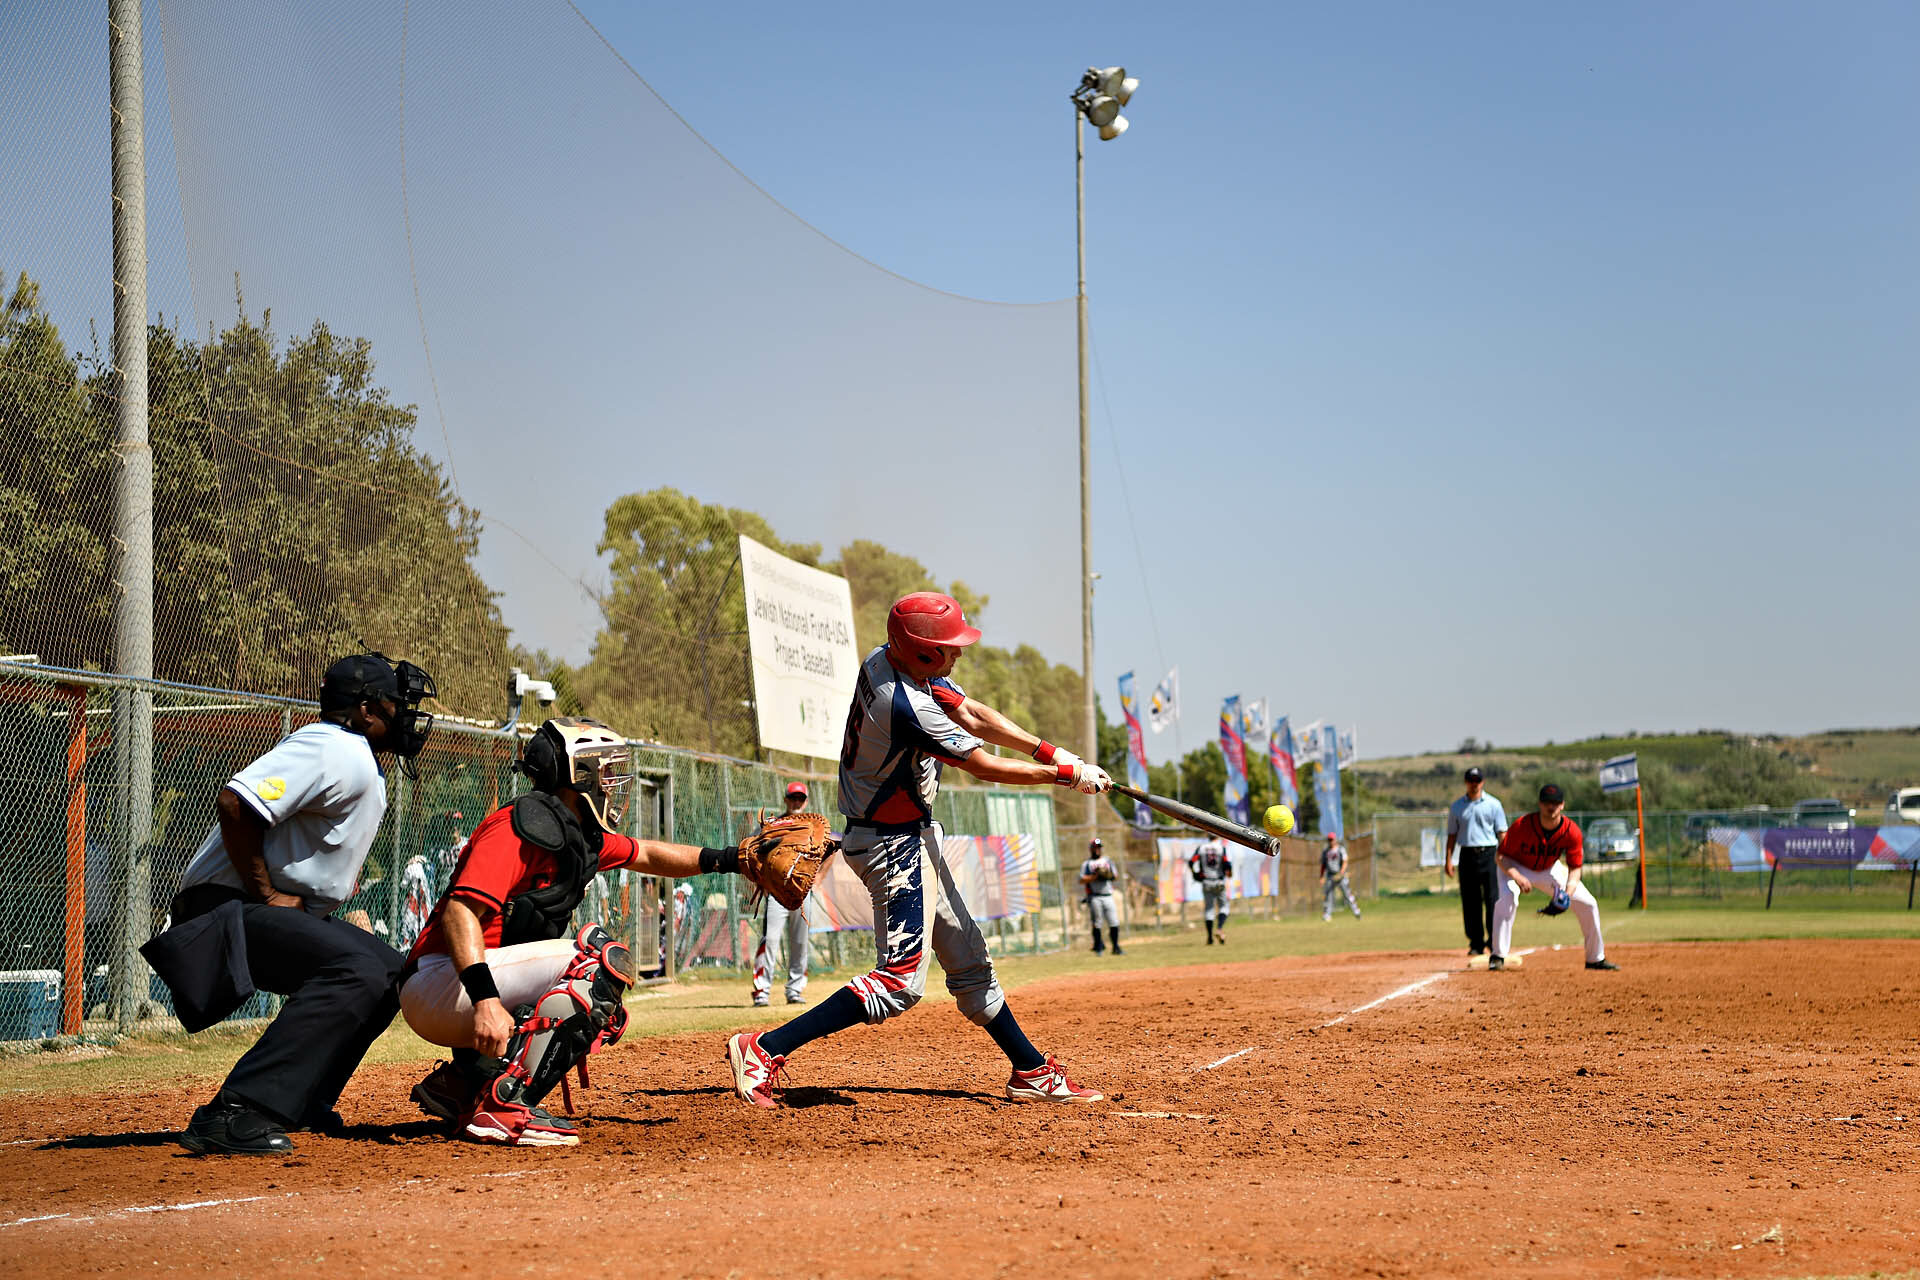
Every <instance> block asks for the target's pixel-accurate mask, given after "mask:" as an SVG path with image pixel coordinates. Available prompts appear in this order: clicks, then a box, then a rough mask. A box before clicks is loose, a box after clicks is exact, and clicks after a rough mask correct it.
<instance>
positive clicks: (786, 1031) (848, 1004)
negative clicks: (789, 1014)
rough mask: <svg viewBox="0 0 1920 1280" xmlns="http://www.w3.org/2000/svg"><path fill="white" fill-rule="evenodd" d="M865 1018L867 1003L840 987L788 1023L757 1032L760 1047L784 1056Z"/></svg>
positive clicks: (777, 1055) (773, 1053)
mask: <svg viewBox="0 0 1920 1280" xmlns="http://www.w3.org/2000/svg"><path fill="white" fill-rule="evenodd" d="M866 1020H867V1006H866V1005H865V1004H863V1003H862V1002H861V1000H860V997H859V996H857V995H855V994H853V988H851V987H841V988H840V989H839V990H838V991H836V992H834V993H833V994H832V995H830V996H828V997H827V998H826V999H825V1000H822V1001H821V1002H820V1003H819V1004H817V1005H815V1006H813V1008H811V1009H809V1010H807V1011H806V1012H805V1013H803V1014H801V1015H800V1016H799V1017H797V1018H795V1019H794V1020H793V1021H792V1022H789V1023H786V1024H784V1025H782V1026H778V1027H775V1028H774V1029H773V1030H771V1031H763V1032H761V1033H760V1047H761V1048H762V1049H765V1050H766V1051H767V1052H768V1053H770V1054H772V1055H773V1056H774V1057H776V1058H784V1057H786V1056H787V1055H788V1054H790V1053H792V1052H793V1051H794V1050H795V1049H798V1048H799V1047H800V1046H801V1045H803V1044H810V1043H812V1042H813V1041H815V1040H819V1039H821V1038H823V1037H825V1036H830V1035H832V1034H833V1033H834V1032H836V1031H845V1030H846V1029H847V1028H848V1027H851V1026H857V1025H858V1024H860V1023H862V1022H865V1021H866Z"/></svg>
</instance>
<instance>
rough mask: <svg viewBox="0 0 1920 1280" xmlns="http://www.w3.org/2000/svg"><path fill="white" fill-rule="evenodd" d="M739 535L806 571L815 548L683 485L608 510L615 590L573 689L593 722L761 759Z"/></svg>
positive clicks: (606, 537)
mask: <svg viewBox="0 0 1920 1280" xmlns="http://www.w3.org/2000/svg"><path fill="white" fill-rule="evenodd" d="M741 534H745V535H746V536H747V537H749V538H752V539H753V540H754V541H755V542H759V543H761V544H763V545H765V546H768V547H771V548H773V549H774V550H775V551H778V552H779V553H780V554H781V555H784V556H789V557H791V558H792V559H795V560H798V561H800V562H801V563H802V564H809V565H818V564H819V562H820V547H819V545H818V544H817V543H788V542H785V541H783V540H782V539H781V538H780V537H779V536H778V535H776V534H775V533H774V531H773V529H772V527H771V526H770V525H768V523H767V521H766V520H765V518H764V517H762V516H760V515H758V514H756V513H754V512H751V511H742V510H739V509H736V508H732V507H723V506H719V505H715V504H709V503H705V502H701V501H700V500H699V499H697V498H693V497H689V496H688V495H686V494H684V493H681V492H680V491H679V490H677V489H671V488H661V489H654V490H652V491H650V492H647V493H631V494H628V495H626V496H625V497H622V498H618V499H615V500H614V502H613V504H612V505H611V506H609V507H608V508H607V512H606V519H605V524H604V532H603V533H602V535H601V539H600V551H601V553H602V554H610V555H611V556H612V557H613V564H612V566H611V567H610V570H609V575H608V576H609V578H610V584H609V586H608V589H607V592H606V594H605V595H604V596H602V597H601V601H600V611H601V618H602V623H601V628H600V632H599V634H598V635H597V636H596V637H595V638H594V642H593V652H592V655H591V657H590V658H589V659H588V661H587V663H586V664H585V665H584V666H583V667H582V668H581V669H580V670H579V672H578V673H577V679H575V680H574V681H573V687H574V689H575V690H576V691H577V693H578V695H579V697H580V698H581V699H582V701H583V702H585V703H586V704H587V705H588V706H590V707H592V708H593V712H594V714H595V715H596V716H598V717H600V718H601V719H604V720H606V721H607V722H608V723H610V724H613V725H615V726H617V727H619V728H621V729H622V730H623V731H624V732H627V733H633V734H639V735H642V736H645V737H649V738H653V739H655V740H657V741H661V742H671V743H678V744H681V745H683V746H699V747H705V748H706V749H708V750H711V751H719V752H723V753H726V754H729V755H735V756H742V757H750V756H753V755H754V754H756V747H755V742H756V734H755V725H754V718H753V710H752V704H751V699H752V696H753V693H752V690H753V678H752V671H751V668H750V665H749V659H748V652H747V642H746V627H747V615H746V597H745V594H744V592H743V591H742V590H741V585H740V575H739V572H738V569H737V568H736V559H737V557H738V556H739V552H740V542H739V538H740V535H741Z"/></svg>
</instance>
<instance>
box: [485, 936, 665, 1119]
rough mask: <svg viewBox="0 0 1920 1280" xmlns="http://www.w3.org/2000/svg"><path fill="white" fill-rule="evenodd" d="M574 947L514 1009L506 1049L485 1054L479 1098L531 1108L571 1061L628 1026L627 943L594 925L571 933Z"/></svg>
mask: <svg viewBox="0 0 1920 1280" xmlns="http://www.w3.org/2000/svg"><path fill="white" fill-rule="evenodd" d="M574 948H575V954H574V957H573V961H572V963H570V964H568V965H567V967H566V969H565V970H564V971H563V972H562V973H561V974H560V977H559V978H558V979H556V980H555V982H554V984H553V986H552V987H550V988H548V990H547V992H546V994H545V995H542V996H541V997H540V998H539V999H538V1000H536V1001H535V1002H534V1003H532V1004H526V1005H521V1006H520V1007H519V1008H518V1009H515V1010H514V1011H513V1016H514V1018H515V1020H516V1021H517V1022H518V1023H519V1025H518V1026H517V1027H516V1028H515V1029H514V1033H513V1036H512V1038H510V1039H509V1040H508V1041H507V1051H506V1053H505V1054H504V1055H503V1056H502V1057H499V1058H495V1059H491V1060H488V1059H482V1063H483V1064H484V1066H485V1068H486V1069H487V1071H488V1073H489V1078H488V1079H486V1080H485V1082H484V1083H483V1084H482V1087H481V1089H480V1100H481V1102H482V1103H484V1104H488V1105H491V1106H499V1107H509V1108H511V1107H525V1108H529V1109H530V1108H532V1107H533V1106H534V1104H535V1103H538V1102H539V1101H540V1100H541V1099H542V1098H544V1097H546V1096H547V1094H548V1093H550V1092H552V1090H553V1086H554V1085H556V1084H558V1083H560V1080H561V1078H562V1077H563V1076H565V1075H566V1073H567V1071H568V1070H569V1069H570V1068H571V1067H573V1066H574V1065H575V1064H576V1063H579V1062H582V1061H583V1060H584V1059H585V1058H586V1056H587V1055H588V1054H590V1053H595V1052H598V1051H599V1050H600V1049H602V1048H604V1047H605V1046H607V1045H610V1044H613V1043H614V1042H615V1041H617V1040H619V1038H620V1036H621V1033H622V1032H624V1031H625V1030H626V1029H627V1009H626V1005H625V1003H624V1000H625V997H626V993H627V988H629V987H631V986H632V985H633V978H634V972H633V959H632V956H631V955H630V954H629V952H628V950H627V947H626V944H624V943H621V942H618V941H615V939H614V937H613V935H612V934H610V933H608V932H607V931H606V930H605V929H603V928H601V927H600V926H599V925H597V924H590V925H588V926H587V927H586V928H584V929H582V930H581V931H580V935H579V937H577V938H575V939H574Z"/></svg>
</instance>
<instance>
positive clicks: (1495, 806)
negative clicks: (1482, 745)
mask: <svg viewBox="0 0 1920 1280" xmlns="http://www.w3.org/2000/svg"><path fill="white" fill-rule="evenodd" d="M1486 777H1487V775H1486V774H1484V773H1482V772H1480V766H1479V765H1474V766H1473V767H1472V768H1470V769H1468V770H1467V773H1466V782H1467V794H1465V795H1464V796H1461V797H1460V798H1459V799H1457V800H1455V801H1454V802H1453V805H1452V806H1451V807H1450V808H1449V809H1448V810H1447V866H1446V873H1447V874H1448V875H1449V876H1451V875H1452V874H1453V851H1454V847H1455V846H1456V845H1458V846H1459V849H1460V914H1461V916H1462V917H1463V918H1464V920H1465V923H1466V926H1467V954H1468V955H1470V956H1483V955H1485V954H1487V943H1488V941H1489V940H1490V939H1491V938H1492V937H1493V907H1494V903H1496V902H1498V901H1499V899H1500V883H1499V874H1500V873H1499V865H1498V854H1499V850H1500V837H1502V836H1504V835H1506V834H1507V811H1506V810H1505V809H1504V808H1502V807H1501V805H1500V802H1499V801H1498V800H1496V799H1494V798H1493V797H1492V796H1490V795H1488V794H1487V791H1486Z"/></svg>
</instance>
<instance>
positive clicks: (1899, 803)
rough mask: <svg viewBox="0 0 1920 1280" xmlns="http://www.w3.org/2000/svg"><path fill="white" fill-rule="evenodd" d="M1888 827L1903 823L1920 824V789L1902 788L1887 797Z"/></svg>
mask: <svg viewBox="0 0 1920 1280" xmlns="http://www.w3.org/2000/svg"><path fill="white" fill-rule="evenodd" d="M1885 821H1886V823H1887V825H1888V826H1890V827H1891V826H1898V825H1899V824H1900V823H1902V822H1920V787H1902V788H1900V789H1899V790H1898V791H1896V792H1894V793H1893V794H1892V795H1891V796H1889V797H1887V816H1886V819H1885Z"/></svg>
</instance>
